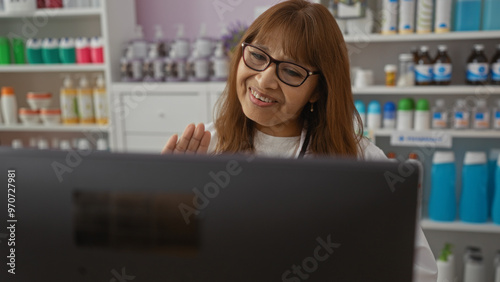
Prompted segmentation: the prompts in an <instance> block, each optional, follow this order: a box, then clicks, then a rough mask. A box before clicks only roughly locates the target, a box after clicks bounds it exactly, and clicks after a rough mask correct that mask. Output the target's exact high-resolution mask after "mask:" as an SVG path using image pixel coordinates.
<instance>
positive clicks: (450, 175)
mask: <svg viewBox="0 0 500 282" xmlns="http://www.w3.org/2000/svg"><path fill="white" fill-rule="evenodd" d="M455 179H456V169H455V154H454V153H453V152H451V151H436V152H435V153H434V156H433V158H432V169H431V194H430V198H429V218H430V219H432V220H436V221H454V220H455V218H456V214H457V197H456V187H455Z"/></svg>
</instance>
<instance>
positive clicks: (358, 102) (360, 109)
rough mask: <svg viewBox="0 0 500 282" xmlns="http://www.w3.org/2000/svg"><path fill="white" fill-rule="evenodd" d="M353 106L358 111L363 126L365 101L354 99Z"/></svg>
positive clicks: (364, 122) (364, 123)
mask: <svg viewBox="0 0 500 282" xmlns="http://www.w3.org/2000/svg"><path fill="white" fill-rule="evenodd" d="M354 106H355V107H356V110H357V111H358V113H359V116H360V117H361V122H362V123H363V124H362V126H363V128H364V127H365V125H366V108H365V103H363V101H361V100H356V101H354Z"/></svg>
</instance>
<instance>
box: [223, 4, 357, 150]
mask: <svg viewBox="0 0 500 282" xmlns="http://www.w3.org/2000/svg"><path fill="white" fill-rule="evenodd" d="M276 38H279V39H280V40H281V42H280V43H281V46H282V48H283V52H284V54H285V55H287V56H289V57H291V58H294V59H296V60H297V61H299V62H301V63H305V64H308V65H309V66H311V67H314V68H316V69H318V70H319V71H320V72H321V75H320V78H319V80H318V84H317V88H316V90H315V91H316V93H317V94H319V95H318V96H319V99H318V101H317V102H316V103H314V112H310V110H309V107H308V105H306V107H304V109H303V110H302V113H301V118H302V120H304V121H305V123H304V124H306V125H307V126H308V130H309V132H310V134H311V139H310V143H309V150H310V152H312V153H313V154H316V155H338V156H349V157H356V156H357V155H358V152H359V150H360V149H359V147H358V143H359V141H360V139H361V136H360V135H357V134H356V133H355V130H354V124H353V117H354V118H355V120H356V121H357V122H358V124H361V122H360V117H359V115H358V113H357V111H356V109H355V107H354V101H353V96H352V92H351V82H350V70H349V59H348V56H347V48H346V45H345V42H344V38H343V36H342V33H341V32H340V29H339V27H338V25H337V22H336V21H335V19H334V18H333V16H332V15H331V14H330V12H329V11H328V10H327V9H326V8H325V7H324V6H323V5H321V4H313V3H310V2H308V1H304V0H290V1H285V2H281V3H279V4H277V5H275V6H273V7H271V8H269V9H268V10H267V11H265V12H264V13H263V14H262V15H260V16H259V17H258V18H257V19H256V20H255V21H254V22H253V23H252V25H251V26H250V27H249V28H248V30H247V31H246V33H245V34H244V36H243V38H242V40H241V42H240V45H241V43H242V42H248V43H252V42H253V41H255V40H258V41H259V42H272V41H273V40H276ZM241 55H242V54H241V48H236V50H235V52H234V54H233V56H232V60H231V63H230V69H229V77H228V82H227V86H226V89H225V90H224V92H223V94H222V96H221V97H220V99H219V102H218V108H217V116H216V119H215V129H216V130H217V134H218V142H217V146H216V149H215V153H223V152H224V153H237V152H248V151H253V150H254V148H253V136H254V122H253V121H252V120H250V119H248V118H247V117H246V116H245V114H244V113H243V110H242V108H241V105H240V102H239V100H238V95H237V93H236V83H237V82H236V75H237V69H238V64H239V62H240V58H241Z"/></svg>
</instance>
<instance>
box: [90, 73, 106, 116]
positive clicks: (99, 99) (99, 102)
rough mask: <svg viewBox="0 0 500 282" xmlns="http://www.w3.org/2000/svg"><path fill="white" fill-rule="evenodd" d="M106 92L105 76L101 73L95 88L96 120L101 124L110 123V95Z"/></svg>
mask: <svg viewBox="0 0 500 282" xmlns="http://www.w3.org/2000/svg"><path fill="white" fill-rule="evenodd" d="M106 93H107V92H106V84H105V82H104V77H103V75H102V74H100V75H99V76H98V77H97V80H96V87H95V88H94V111H95V118H96V122H97V123H98V124H101V125H105V124H108V120H109V115H108V113H109V110H108V97H107V94H106Z"/></svg>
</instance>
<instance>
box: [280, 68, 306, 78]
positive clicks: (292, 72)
mask: <svg viewBox="0 0 500 282" xmlns="http://www.w3.org/2000/svg"><path fill="white" fill-rule="evenodd" d="M283 72H284V73H285V74H286V75H288V76H293V77H303V75H302V74H301V73H300V72H298V71H295V70H293V69H290V68H286V69H283Z"/></svg>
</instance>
